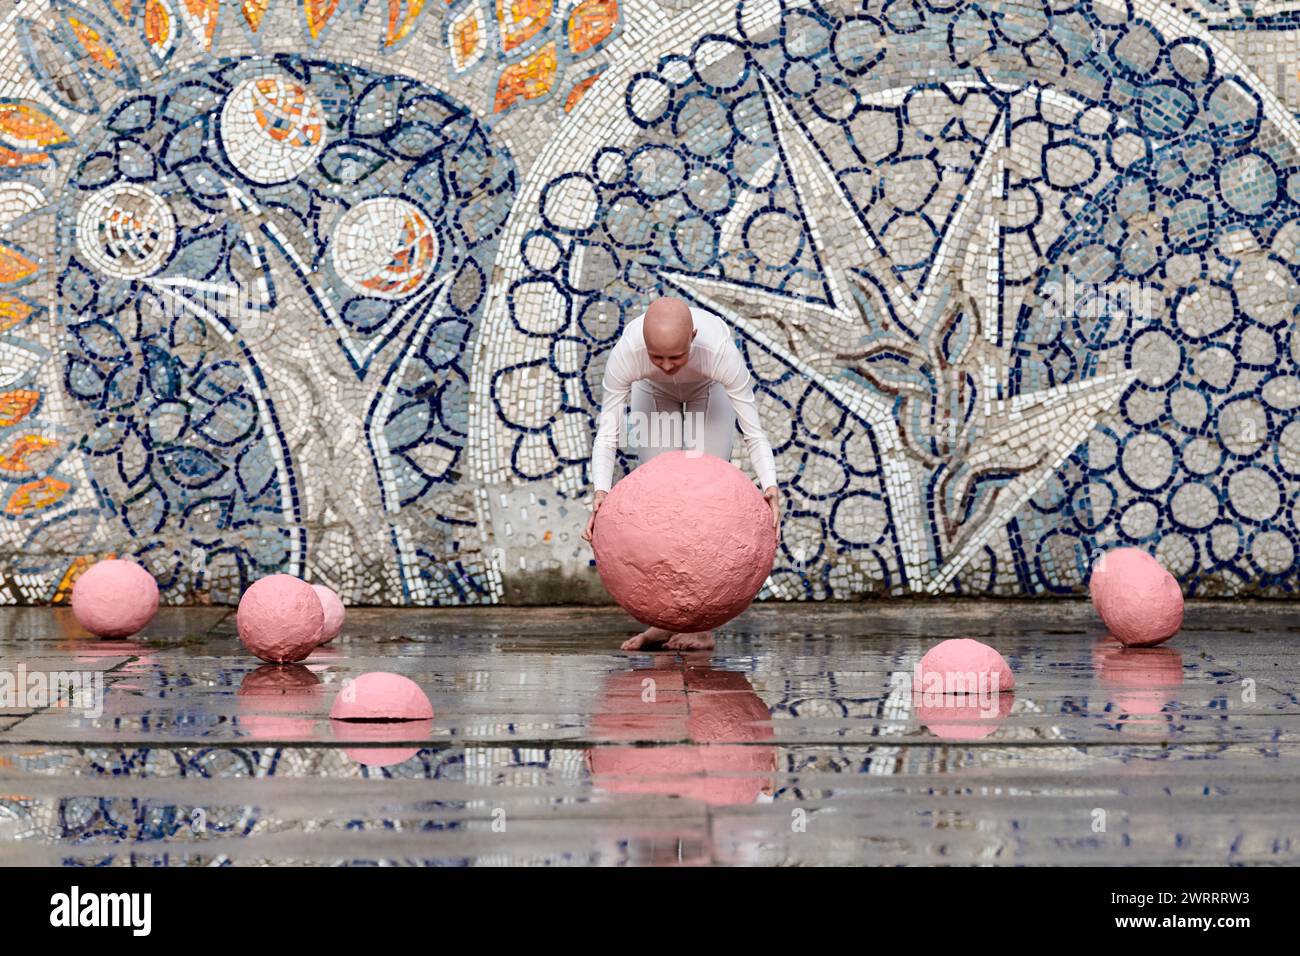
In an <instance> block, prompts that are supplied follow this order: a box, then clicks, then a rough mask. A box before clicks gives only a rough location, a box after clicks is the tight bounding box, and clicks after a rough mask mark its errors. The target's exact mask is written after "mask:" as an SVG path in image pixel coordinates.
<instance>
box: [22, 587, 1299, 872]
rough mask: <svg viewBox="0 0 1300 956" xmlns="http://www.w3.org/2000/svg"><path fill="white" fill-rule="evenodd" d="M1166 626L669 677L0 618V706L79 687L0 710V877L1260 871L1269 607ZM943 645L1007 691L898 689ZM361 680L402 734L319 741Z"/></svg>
mask: <svg viewBox="0 0 1300 956" xmlns="http://www.w3.org/2000/svg"><path fill="white" fill-rule="evenodd" d="M1186 622H1187V623H1186V626H1185V628H1184V630H1183V631H1182V633H1180V634H1179V635H1178V636H1176V637H1175V638H1174V639H1173V640H1172V641H1171V642H1169V643H1167V644H1165V645H1162V646H1160V647H1157V648H1150V649H1128V648H1124V647H1122V646H1120V645H1119V644H1118V643H1116V642H1114V641H1113V640H1112V639H1110V638H1109V637H1108V636H1107V635H1106V633H1105V630H1104V628H1103V627H1102V625H1101V623H1100V621H1098V620H1097V619H1096V618H1095V616H1094V614H1093V611H1092V608H1091V606H1090V605H1089V604H1088V602H1086V601H1074V600H1069V601H1051V602H1016V601H1005V602H1002V601H978V602H952V601H947V602H941V601H928V602H927V601H911V600H905V601H896V602H890V603H874V604H854V605H847V604H841V605H805V604H800V605H763V606H761V607H756V608H752V609H751V610H750V611H748V612H746V614H744V615H742V616H741V617H740V618H738V619H736V620H735V621H733V622H731V623H730V624H729V625H727V626H726V627H724V628H722V629H721V630H720V631H719V632H718V634H717V639H718V647H717V650H716V651H714V652H711V653H692V654H689V655H685V656H681V655H675V654H672V653H660V654H650V653H640V652H638V653H624V652H622V651H620V650H618V645H619V643H620V642H621V641H622V640H623V638H624V637H626V636H628V635H630V634H631V633H633V632H634V631H635V630H636V627H635V625H634V624H633V622H631V621H630V619H628V618H627V617H626V616H625V615H623V614H622V613H621V612H619V611H617V610H616V609H604V608H570V609H553V608H518V609H500V608H498V609H440V610H379V609H353V610H351V611H350V612H349V615H348V621H347V624H346V625H345V628H344V632H343V634H342V635H341V636H340V637H339V638H338V639H337V640H335V641H334V642H333V643H332V644H330V645H327V646H326V647H324V648H321V649H319V650H318V651H317V652H316V653H315V654H314V655H313V656H312V657H311V658H309V659H308V660H307V661H306V662H304V663H303V664H301V665H290V666H288V667H272V666H269V665H264V664H262V663H261V662H260V661H258V660H257V659H256V658H253V657H252V656H250V655H248V654H247V653H246V652H245V651H244V649H243V647H242V646H241V645H240V643H239V641H238V638H237V637H236V636H235V631H234V614H233V611H232V609H228V608H192V609H175V608H167V609H163V610H162V611H161V612H160V613H159V615H158V617H157V618H156V619H155V620H154V622H153V623H152V624H151V625H150V627H149V628H148V629H147V630H146V631H145V632H144V633H142V634H141V635H138V636H137V637H136V638H134V639H131V640H126V641H100V640H96V639H95V638H92V637H90V636H89V635H87V634H85V633H84V632H82V631H81V630H80V629H79V627H78V626H77V625H76V623H75V621H74V620H73V619H72V617H71V614H70V613H69V612H68V611H67V610H66V609H48V608H8V609H2V610H0V686H3V675H4V674H9V675H11V677H10V680H11V684H12V683H13V682H14V681H15V680H16V678H17V676H18V675H20V674H21V675H23V676H24V677H25V678H26V679H27V680H28V681H30V680H31V679H32V677H31V675H33V674H37V675H42V677H41V678H39V679H48V675H50V674H53V673H55V672H65V673H66V672H74V671H75V672H79V673H81V672H84V673H85V674H86V678H85V679H86V681H87V686H88V687H92V688H93V687H99V686H102V688H103V692H102V695H91V697H86V698H80V699H76V700H73V701H71V702H69V703H70V704H71V706H48V705H46V702H45V701H44V700H41V699H39V695H30V696H24V697H23V698H21V699H20V698H19V697H12V698H10V699H3V698H0V863H4V864H14V863H20V864H49V865H60V864H62V865H102V864H109V865H126V866H129V865H137V866H139V865H159V864H165V865H214V864H234V865H253V864H277V863H309V864H416V865H453V866H454V865H500V864H547V865H620V864H623V865H626V864H665V865H681V864H688V865H689V864H706V865H707V864H798V865H810V864H826V863H831V864H857V863H864V864H885V865H898V864H1087V865H1101V864H1105V865H1146V864H1260V863H1264V864H1294V863H1296V862H1297V861H1300V698H1298V697H1297V695H1298V694H1300V663H1298V662H1297V654H1296V650H1295V649H1296V642H1297V638H1298V636H1300V635H1298V633H1297V632H1298V631H1300V609H1294V608H1293V607H1292V606H1291V605H1289V604H1287V603H1285V602H1244V601H1236V602H1198V603H1191V604H1189V605H1188V610H1187V617H1186ZM950 637H972V638H975V639H977V640H982V641H984V642H986V643H989V644H991V645H993V646H994V647H996V648H997V649H998V650H999V651H1001V652H1002V653H1003V655H1004V656H1005V657H1006V658H1007V660H1008V662H1009V663H1010V665H1011V668H1012V670H1013V671H1014V673H1015V679H1016V686H1015V689H1014V692H1012V693H1003V694H999V695H995V696H987V697H985V698H977V697H974V696H972V697H969V698H965V699H961V698H942V699H938V700H936V699H934V698H927V697H925V696H918V695H913V694H912V693H911V692H910V685H909V678H910V676H911V674H912V671H913V668H914V667H915V665H916V663H917V661H919V659H920V657H921V655H922V654H923V653H924V652H925V651H926V650H927V649H928V648H930V647H931V646H933V645H934V644H935V643H937V642H938V641H940V640H943V639H946V638H950ZM376 670H382V671H393V672H396V673H399V674H403V675H406V676H407V677H410V678H411V679H412V680H414V681H416V682H417V683H418V684H419V685H420V686H421V687H422V688H423V689H424V691H425V693H427V694H428V696H429V698H430V700H431V701H432V703H433V707H434V718H433V719H432V720H426V721H410V722H404V723H394V724H382V723H345V722H339V721H331V720H330V719H329V717H328V713H329V708H330V704H331V703H332V701H333V699H334V697H335V695H336V694H338V693H339V692H340V690H341V689H342V688H343V686H344V682H345V681H347V680H349V679H350V678H355V677H358V676H360V675H361V674H363V673H365V672H367V671H376ZM96 674H99V675H102V676H98V677H97V676H95V675H96ZM101 681H102V684H100V683H97V682H101ZM32 697H36V698H37V699H35V700H33V699H32ZM10 704H13V705H15V706H8V705H10ZM101 711H102V712H101Z"/></svg>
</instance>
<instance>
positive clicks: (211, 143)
mask: <svg viewBox="0 0 1300 956" xmlns="http://www.w3.org/2000/svg"><path fill="white" fill-rule="evenodd" d="M1298 70H1300V3H1291V2H1287V3H1265V2H1261V3H1256V4H1255V5H1254V6H1253V7H1250V8H1248V12H1245V13H1244V12H1243V10H1242V8H1241V7H1239V5H1238V4H1236V3H1219V2H1212V0H1203V2H1193V0H1188V2H1185V3H1181V4H1170V3H1167V2H1154V0H1131V2H1121V0H1106V2H1093V3H1066V2H1052V0H1043V2H1029V0H1025V2H973V0H911V2H909V0H893V2H889V3H883V4H882V3H879V2H877V0H866V2H855V3H848V2H844V3H814V2H807V3H803V2H794V0H787V2H779V0H746V2H743V3H734V2H721V0H703V2H698V3H689V2H666V0H665V2H659V3H656V2H653V0H516V2H510V0H450V2H444V0H82V2H80V3H73V2H68V0H16V2H15V0H0V510H2V511H3V517H4V520H3V521H0V534H2V535H3V541H0V549H3V551H4V554H5V558H4V561H3V563H2V564H0V569H2V570H3V574H2V576H0V601H3V602H11V603H12V602H19V603H32V602H42V601H49V600H62V599H65V598H66V595H67V591H68V587H69V584H70V582H71V581H72V580H73V579H74V578H75V576H76V574H77V573H78V572H79V571H80V570H81V569H83V568H84V567H86V566H87V565H88V563H89V562H91V561H93V560H95V559H97V558H99V557H103V556H105V555H110V554H129V555H134V556H136V557H137V558H138V560H140V561H142V562H144V563H145V564H146V565H147V566H148V567H149V568H150V569H151V570H152V571H153V572H154V574H155V575H156V576H157V577H158V579H159V581H160V584H161V585H162V587H163V589H164V593H165V596H166V599H167V600H168V601H170V602H173V603H181V602H186V601H212V602H231V601H233V600H235V599H237V597H238V595H239V593H240V591H241V589H242V587H244V586H245V585H246V584H247V583H248V582H249V581H250V580H252V579H254V578H256V577H258V576H260V575H263V574H266V573H270V572H272V571H277V570H283V571H288V572H290V573H295V574H301V575H304V576H307V577H309V578H311V579H313V580H320V581H322V582H324V583H327V584H330V585H331V586H333V587H335V588H336V589H338V590H339V591H340V592H341V593H342V594H343V595H344V596H345V598H346V599H348V600H349V601H351V602H353V603H372V604H449V603H457V604H474V603H492V602H499V601H503V600H504V601H533V600H540V601H548V600H549V601H558V600H575V599H585V598H591V597H595V596H597V595H599V594H600V593H601V592H600V588H599V585H598V583H597V582H596V579H595V576H594V573H593V570H592V568H591V555H590V551H589V549H588V548H587V547H586V546H585V544H584V543H583V542H582V541H581V540H580V537H579V535H580V533H581V529H582V526H583V524H584V523H585V519H586V514H587V500H588V497H589V495H590V491H591V488H590V474H589V464H590V462H589V456H590V446H591V437H592V434H593V430H594V426H595V417H596V415H597V413H598V411H599V406H598V402H599V382H600V377H601V373H602V370H603V366H604V362H605V356H606V355H607V353H608V351H609V349H610V348H611V347H612V346H613V343H614V342H615V341H616V340H617V337H618V334H619V331H620V329H621V327H622V325H623V324H624V323H625V322H627V321H628V320H630V319H632V318H634V317H635V316H636V315H637V314H638V313H639V312H640V311H641V309H642V308H643V307H644V305H645V304H646V303H647V302H648V301H649V300H651V299H653V298H654V297H656V296H658V295H662V294H675V295H679V296H682V297H684V298H687V299H689V300H691V301H692V302H693V303H695V304H696V305H699V306H702V307H705V308H709V309H711V310H713V311H715V312H717V313H718V314H720V315H722V316H723V317H724V318H726V319H727V321H728V322H729V323H730V324H731V326H732V328H733V329H734V330H735V333H736V338H737V343H738V345H739V346H740V348H741V350H742V352H743V353H744V354H745V356H746V358H747V360H748V362H749V364H750V367H751V369H752V372H753V376H754V380H755V384H756V390H757V393H758V398H759V407H760V413H761V415H762V417H763V420H764V423H765V426H766V428H767V430H768V433H769V435H770V437H771V438H772V442H773V445H774V447H775V450H776V461H777V469H778V473H779V475H780V479H781V485H782V495H783V501H784V508H785V514H786V518H785V522H784V526H783V531H782V538H781V548H780V551H779V554H778V558H777V567H776V569H775V571H774V573H773V575H772V578H771V579H770V581H769V584H768V586H767V588H766V589H765V592H764V596H766V597H771V598H780V599H822V598H851V597H856V596H861V595H867V594H879V593H894V594H906V593H914V592H919V593H955V594H983V593H996V594H1033V595H1048V594H1070V593H1075V592H1078V591H1079V590H1080V588H1081V585H1082V582H1084V581H1086V579H1087V574H1088V570H1089V567H1090V565H1091V563H1092V561H1093V560H1094V558H1095V555H1096V554H1097V553H1098V552H1099V551H1100V550H1101V549H1104V548H1107V547H1111V546H1114V545H1116V544H1121V543H1122V544H1129V545H1134V546H1138V547H1142V548H1146V549H1148V550H1151V551H1153V552H1154V553H1156V554H1157V555H1158V556H1159V557H1160V558H1161V559H1162V560H1163V561H1164V562H1165V563H1166V564H1167V566H1169V567H1170V569H1171V570H1173V571H1174V572H1175V573H1176V574H1177V575H1178V577H1179V578H1180V580H1181V581H1182V583H1183V585H1184V587H1185V589H1186V590H1187V591H1188V592H1189V593H1193V594H1225V593H1240V592H1252V593H1267V594H1274V595H1287V594H1289V593H1290V592H1291V591H1292V590H1293V589H1294V588H1295V586H1296V584H1297V582H1298V581H1300V555H1298V554H1297V542H1298V541H1300V422H1298V421H1297V419H1296V415H1295V411H1296V409H1297V407H1300V369H1298V366H1300V324H1298V323H1297V319H1296V310H1297V305H1298V304H1300V284H1298V283H1297V279H1298V278H1300V246H1298V243H1300V154H1298V153H1297V148H1298V146H1300V124H1298V123H1297V117H1296V114H1297V111H1300V73H1298V72H1297V71H1298ZM737 448H738V451H740V454H739V455H738V457H737V459H736V462H737V464H738V465H741V466H742V467H746V468H747V467H748V464H747V462H746V461H745V460H744V458H743V445H742V444H741V443H739V442H737ZM631 463H632V462H631V461H630V460H629V459H626V458H624V459H623V461H622V464H623V466H624V467H627V466H630V465H631Z"/></svg>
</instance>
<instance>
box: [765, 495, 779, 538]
mask: <svg viewBox="0 0 1300 956" xmlns="http://www.w3.org/2000/svg"><path fill="white" fill-rule="evenodd" d="M763 497H764V498H766V499H767V503H768V506H769V507H771V509H772V527H773V528H779V527H781V490H780V489H779V488H777V486H776V485H773V486H772V487H771V488H768V489H766V490H765V491H764V492H763Z"/></svg>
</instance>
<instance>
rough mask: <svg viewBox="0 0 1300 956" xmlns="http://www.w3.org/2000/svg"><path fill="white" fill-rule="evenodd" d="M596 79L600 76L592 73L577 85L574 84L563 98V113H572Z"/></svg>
mask: <svg viewBox="0 0 1300 956" xmlns="http://www.w3.org/2000/svg"><path fill="white" fill-rule="evenodd" d="M598 79H600V74H599V73H593V74H592V75H591V76H588V77H585V78H583V79H581V80H579V81H578V82H577V83H574V84H573V88H572V89H570V90H569V95H568V96H567V97H565V100H564V112H566V113H572V112H573V110H574V109H575V108H576V107H577V105H578V104H579V103H581V102H582V98H583V97H584V96H586V95H587V91H588V90H590V89H591V87H592V86H593V85H594V84H595V82H596V81H597V80H598Z"/></svg>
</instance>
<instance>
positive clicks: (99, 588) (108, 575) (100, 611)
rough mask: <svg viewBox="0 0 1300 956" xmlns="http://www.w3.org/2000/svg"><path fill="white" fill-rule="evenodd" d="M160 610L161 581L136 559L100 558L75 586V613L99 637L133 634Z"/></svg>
mask: <svg viewBox="0 0 1300 956" xmlns="http://www.w3.org/2000/svg"><path fill="white" fill-rule="evenodd" d="M157 613H158V582H157V581H155V580H154V579H153V575H152V574H150V573H149V572H148V571H146V570H145V569H144V568H142V567H141V566H140V565H138V564H136V563H135V562H134V561H120V560H117V559H109V560H106V561H100V562H98V563H97V564H95V565H94V566H93V567H91V568H90V569H89V570H87V571H86V572H85V573H84V574H82V575H81V577H79V578H77V583H76V584H74V585H73V586H72V614H73V616H74V617H76V619H77V623H79V624H80V625H81V626H82V627H84V628H85V629H86V630H88V631H90V633H91V634H95V635H97V636H99V637H130V636H131V635H132V634H134V633H136V632H137V631H139V630H141V629H142V628H144V627H145V626H146V625H147V624H148V623H149V622H150V621H152V620H153V616H154V615H155V614H157Z"/></svg>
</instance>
